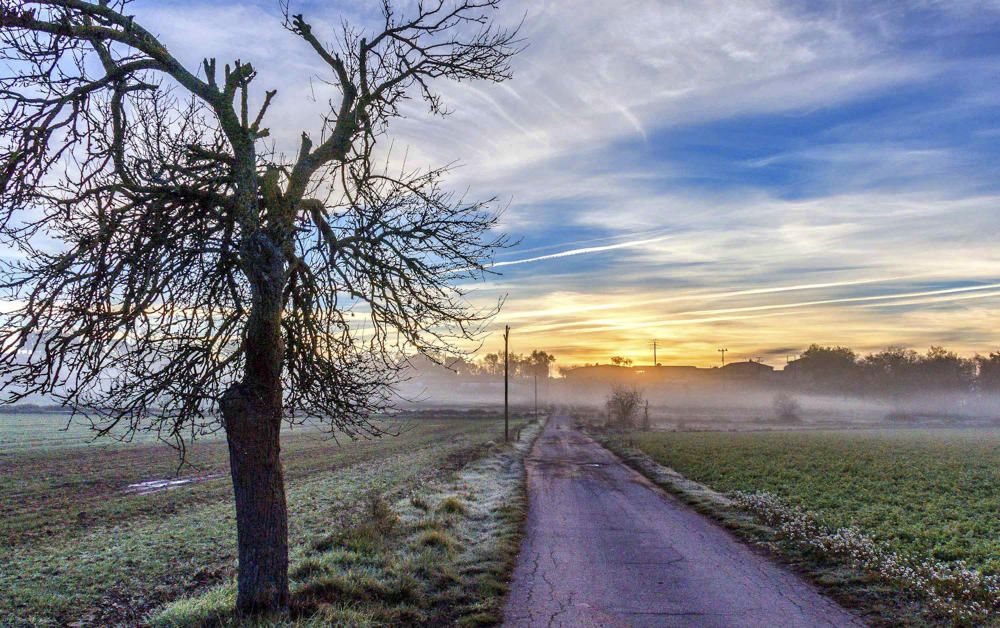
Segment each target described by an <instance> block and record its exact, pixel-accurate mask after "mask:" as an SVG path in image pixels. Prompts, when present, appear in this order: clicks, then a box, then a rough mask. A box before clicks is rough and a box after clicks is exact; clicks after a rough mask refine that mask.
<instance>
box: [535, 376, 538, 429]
mask: <svg viewBox="0 0 1000 628" xmlns="http://www.w3.org/2000/svg"><path fill="white" fill-rule="evenodd" d="M535 418H536V419H537V418H538V373H535Z"/></svg>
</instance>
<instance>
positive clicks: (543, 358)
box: [523, 349, 556, 378]
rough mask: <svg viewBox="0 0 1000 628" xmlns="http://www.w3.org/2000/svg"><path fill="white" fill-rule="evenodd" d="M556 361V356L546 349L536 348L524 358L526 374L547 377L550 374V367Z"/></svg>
mask: <svg viewBox="0 0 1000 628" xmlns="http://www.w3.org/2000/svg"><path fill="white" fill-rule="evenodd" d="M555 361H556V356H554V355H552V354H551V353H547V352H545V351H540V350H538V349H535V350H533V351H532V352H531V354H530V355H528V356H526V357H525V358H524V367H523V368H524V375H525V376H527V377H532V376H536V377H539V378H546V377H548V376H549V369H550V368H551V367H552V363H553V362H555Z"/></svg>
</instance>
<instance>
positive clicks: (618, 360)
mask: <svg viewBox="0 0 1000 628" xmlns="http://www.w3.org/2000/svg"><path fill="white" fill-rule="evenodd" d="M611 364H613V365H615V366H632V359H631V358H623V357H622V356H620V355H616V356H613V357H612V358H611Z"/></svg>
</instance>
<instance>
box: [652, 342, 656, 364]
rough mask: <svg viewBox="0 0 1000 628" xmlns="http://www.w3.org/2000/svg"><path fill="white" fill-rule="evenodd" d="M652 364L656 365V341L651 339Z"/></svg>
mask: <svg viewBox="0 0 1000 628" xmlns="http://www.w3.org/2000/svg"><path fill="white" fill-rule="evenodd" d="M653 366H656V341H655V340H654V341H653Z"/></svg>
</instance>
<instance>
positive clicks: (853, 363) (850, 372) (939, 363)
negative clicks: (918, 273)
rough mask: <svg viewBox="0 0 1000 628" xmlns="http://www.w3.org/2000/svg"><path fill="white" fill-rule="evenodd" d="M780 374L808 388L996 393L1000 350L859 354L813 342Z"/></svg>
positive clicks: (890, 392)
mask: <svg viewBox="0 0 1000 628" xmlns="http://www.w3.org/2000/svg"><path fill="white" fill-rule="evenodd" d="M784 375H785V378H786V381H787V382H788V384H789V385H790V386H791V387H793V388H796V389H799V390H806V391H812V392H836V393H842V394H855V395H896V394H907V393H914V392H938V393H939V392H981V393H1000V351H997V352H993V353H990V354H989V355H976V356H975V357H973V358H963V357H961V356H959V355H958V354H956V353H954V352H952V351H948V350H946V349H945V348H943V347H937V346H932V347H931V348H930V349H929V350H928V351H927V352H926V353H918V352H916V351H914V350H912V349H906V348H903V347H889V348H887V349H885V350H883V351H879V352H877V353H870V354H868V355H865V356H861V355H858V354H857V353H855V352H854V351H853V350H851V349H849V348H847V347H839V346H838V347H822V346H819V345H816V344H814V345H812V346H810V347H809V348H808V349H807V350H806V351H805V353H803V354H802V355H801V356H800V357H799V359H798V360H795V361H793V362H790V363H789V364H788V365H787V366H786V367H785V373H784Z"/></svg>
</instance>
